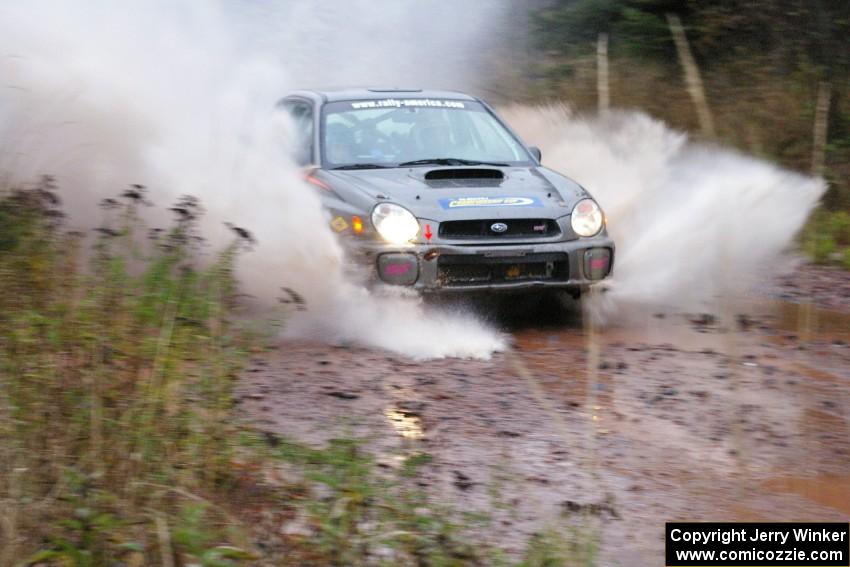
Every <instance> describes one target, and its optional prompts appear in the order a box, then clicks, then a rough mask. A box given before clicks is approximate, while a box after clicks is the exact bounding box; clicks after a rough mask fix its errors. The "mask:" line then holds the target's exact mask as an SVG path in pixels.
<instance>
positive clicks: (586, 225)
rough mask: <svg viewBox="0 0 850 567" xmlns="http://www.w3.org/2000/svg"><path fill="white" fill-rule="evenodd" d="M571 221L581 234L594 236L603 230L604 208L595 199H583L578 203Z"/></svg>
mask: <svg viewBox="0 0 850 567" xmlns="http://www.w3.org/2000/svg"><path fill="white" fill-rule="evenodd" d="M570 223H571V224H572V227H573V232H575V233H576V234H578V235H579V236H594V235H596V234H598V233H599V231H600V230H602V223H603V217H602V209H600V208H599V205H597V204H596V201H594V200H593V199H582V200H581V201H579V202H578V203H576V206H575V208H574V209H573V214H572V215H571V216H570Z"/></svg>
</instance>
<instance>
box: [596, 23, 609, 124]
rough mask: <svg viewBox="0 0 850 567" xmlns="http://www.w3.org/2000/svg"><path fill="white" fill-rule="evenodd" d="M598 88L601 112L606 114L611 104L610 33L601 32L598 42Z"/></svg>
mask: <svg viewBox="0 0 850 567" xmlns="http://www.w3.org/2000/svg"><path fill="white" fill-rule="evenodd" d="M596 89H597V91H598V93H599V114H600V115H602V116H605V115H606V114H608V109H609V108H610V106H611V97H610V90H609V86H608V34H607V33H600V34H599V40H598V41H597V43H596Z"/></svg>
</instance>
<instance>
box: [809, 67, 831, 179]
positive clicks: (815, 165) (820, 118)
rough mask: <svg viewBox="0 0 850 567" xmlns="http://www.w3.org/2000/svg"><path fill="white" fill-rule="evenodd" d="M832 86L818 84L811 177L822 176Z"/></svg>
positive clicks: (822, 82) (825, 82) (824, 83)
mask: <svg viewBox="0 0 850 567" xmlns="http://www.w3.org/2000/svg"><path fill="white" fill-rule="evenodd" d="M831 95H832V85H831V84H829V83H828V82H827V81H821V82H820V83H818V102H817V106H816V107H815V131H814V140H813V142H812V175H817V176H819V177H820V176H822V175H823V171H824V163H825V161H826V138H827V126H828V120H827V119H828V118H829V99H830V97H831Z"/></svg>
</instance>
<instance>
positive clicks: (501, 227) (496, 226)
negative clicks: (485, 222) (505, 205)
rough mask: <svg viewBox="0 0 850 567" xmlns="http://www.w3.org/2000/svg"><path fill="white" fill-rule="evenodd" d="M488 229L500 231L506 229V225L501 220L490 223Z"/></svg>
mask: <svg viewBox="0 0 850 567" xmlns="http://www.w3.org/2000/svg"><path fill="white" fill-rule="evenodd" d="M490 230H492V231H493V232H499V233H502V232H505V231H506V230H508V225H506V224H505V223H503V222H494V223H493V224H491V225H490Z"/></svg>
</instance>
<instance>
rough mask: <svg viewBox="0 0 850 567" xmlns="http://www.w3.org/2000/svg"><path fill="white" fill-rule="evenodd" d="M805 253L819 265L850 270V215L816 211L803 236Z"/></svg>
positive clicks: (843, 212) (841, 212) (844, 212)
mask: <svg viewBox="0 0 850 567" xmlns="http://www.w3.org/2000/svg"><path fill="white" fill-rule="evenodd" d="M801 240H802V248H803V251H804V252H805V253H806V255H807V256H809V257H810V258H811V259H812V260H813V261H814V262H815V263H817V264H826V265H840V266H843V267H844V268H845V269H848V270H850V213H847V212H846V211H827V210H825V209H820V210H818V211H816V212H815V213H814V214H813V215H812V217H811V219H809V222H808V223H807V224H806V227H805V229H804V230H803V234H802V236H801Z"/></svg>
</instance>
